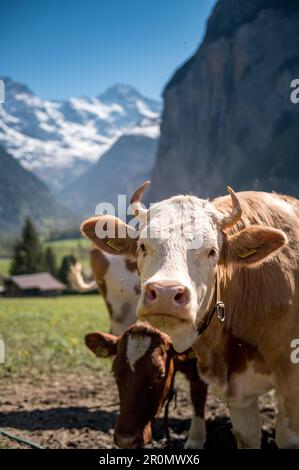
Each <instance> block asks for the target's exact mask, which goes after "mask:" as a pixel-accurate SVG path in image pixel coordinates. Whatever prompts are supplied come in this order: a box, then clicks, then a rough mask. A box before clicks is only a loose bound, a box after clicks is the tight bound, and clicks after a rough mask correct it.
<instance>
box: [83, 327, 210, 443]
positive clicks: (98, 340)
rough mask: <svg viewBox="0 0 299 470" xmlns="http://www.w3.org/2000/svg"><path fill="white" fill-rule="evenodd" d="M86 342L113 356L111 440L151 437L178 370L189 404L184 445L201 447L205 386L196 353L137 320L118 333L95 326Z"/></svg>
mask: <svg viewBox="0 0 299 470" xmlns="http://www.w3.org/2000/svg"><path fill="white" fill-rule="evenodd" d="M85 342H86V345H87V346H88V347H89V348H90V349H91V351H92V352H93V353H94V354H95V355H96V356H98V357H108V356H115V359H114V361H113V366H112V371H113V374H114V377H115V380H116V383H117V386H118V391H119V398H120V411H119V416H118V420H117V423H116V426H115V434H114V440H115V443H116V444H117V445H118V446H119V447H122V448H136V447H142V446H144V445H146V444H149V443H150V442H151V440H152V425H153V423H154V421H155V418H156V417H157V416H158V415H159V413H160V412H161V410H162V408H163V405H164V404H165V402H166V400H167V399H168V397H169V394H170V392H171V391H172V387H173V381H174V377H175V373H176V372H177V371H181V372H182V373H183V374H184V375H185V376H186V377H187V379H188V380H189V383H190V391H191V399H192V404H193V409H194V416H193V418H192V421H191V426H190V430H189V435H188V439H187V441H186V443H185V448H186V449H201V448H203V445H204V443H205V438H206V428H205V421H204V407H205V401H206V394H207V386H206V385H205V384H204V383H203V382H202V381H201V380H200V379H199V378H198V372H197V365H196V358H193V359H189V353H183V354H176V353H175V351H174V349H173V347H172V344H171V341H170V339H169V337H168V336H167V335H165V334H164V333H161V332H160V331H158V330H157V329H155V328H153V327H151V326H149V325H145V324H141V323H140V324H135V325H133V326H132V327H130V328H129V329H128V330H127V331H126V332H125V333H124V334H123V335H122V336H120V337H117V336H114V335H110V334H107V333H103V332H101V331H95V332H93V333H90V334H88V335H86V337H85ZM193 357H194V355H193Z"/></svg>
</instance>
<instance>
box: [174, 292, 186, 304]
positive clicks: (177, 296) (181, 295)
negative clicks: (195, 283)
mask: <svg viewBox="0 0 299 470" xmlns="http://www.w3.org/2000/svg"><path fill="white" fill-rule="evenodd" d="M183 295H184V294H183V292H179V293H178V294H176V296H175V298H174V300H175V301H176V302H179V301H180V300H181V298H182V297H183Z"/></svg>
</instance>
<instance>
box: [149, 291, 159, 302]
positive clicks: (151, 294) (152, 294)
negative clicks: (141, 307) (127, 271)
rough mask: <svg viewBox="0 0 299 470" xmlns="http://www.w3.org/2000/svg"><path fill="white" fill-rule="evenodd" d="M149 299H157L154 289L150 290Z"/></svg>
mask: <svg viewBox="0 0 299 470" xmlns="http://www.w3.org/2000/svg"><path fill="white" fill-rule="evenodd" d="M150 297H151V298H152V299H153V300H154V299H156V298H157V294H156V292H155V291H154V289H150Z"/></svg>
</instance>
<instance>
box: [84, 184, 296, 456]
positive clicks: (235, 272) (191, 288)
mask: <svg viewBox="0 0 299 470" xmlns="http://www.w3.org/2000/svg"><path fill="white" fill-rule="evenodd" d="M145 187H146V184H144V185H143V186H142V187H140V188H139V189H138V190H137V191H136V193H135V194H134V195H133V198H132V203H133V208H134V210H135V211H136V212H135V214H136V216H137V217H138V219H139V223H140V229H139V231H138V233H137V231H136V230H135V229H134V228H133V227H132V224H130V226H128V225H125V224H124V223H123V222H122V221H120V220H119V219H117V218H115V217H109V216H108V215H106V216H101V217H96V218H91V219H89V220H87V221H85V222H84V223H83V225H82V232H83V233H84V234H85V235H86V236H87V237H88V238H91V239H92V240H93V241H94V242H95V243H96V244H98V246H100V247H101V248H102V249H105V250H106V251H113V250H112V249H113V248H114V249H115V252H117V253H121V254H124V253H130V254H135V256H136V259H137V264H138V268H139V272H140V277H141V296H140V299H139V303H138V308H137V316H138V317H139V318H140V319H142V320H147V321H148V322H150V323H151V324H153V325H154V326H156V327H157V328H159V329H161V330H162V331H164V332H166V333H167V334H169V336H170V337H171V339H172V341H173V344H174V347H175V349H176V350H177V351H182V350H185V349H187V348H189V347H190V346H191V345H193V346H194V350H195V351H196V353H197V357H198V360H199V365H200V372H201V374H202V376H203V377H204V378H206V379H207V380H208V382H209V383H210V384H211V385H212V386H213V388H214V390H215V391H216V392H217V393H218V394H220V395H221V396H222V397H224V399H226V400H227V402H228V404H229V407H230V414H231V420H232V424H233V429H234V432H235V435H236V437H237V441H238V445H239V447H249V448H255V447H259V446H260V438H261V426H260V417H259V410H258V403H257V399H258V396H259V395H260V394H262V393H264V392H266V391H267V390H269V389H271V388H274V389H275V390H276V392H277V395H278V407H279V413H278V415H277V422H276V442H277V444H278V446H279V447H284V448H292V447H294V448H295V447H296V448H298V447H299V407H298V403H297V400H298V396H299V366H298V365H297V364H295V363H293V362H292V361H291V359H290V355H291V349H290V345H291V342H292V340H293V339H294V338H299V269H298V268H299V202H298V200H296V199H294V198H291V197H288V196H282V195H278V194H270V193H264V192H256V191H248V192H240V193H237V194H235V193H234V191H233V190H232V189H231V188H228V190H229V193H230V196H224V197H220V198H217V199H215V200H214V201H211V202H210V201H207V200H202V199H199V198H197V197H194V196H188V195H187V196H174V197H172V198H170V199H167V200H164V201H162V202H159V203H156V204H153V205H152V206H151V207H150V208H149V209H145V208H143V207H142V206H141V202H140V198H141V194H142V191H143V189H144V188H145ZM186 214H187V215H188V217H187V216H186ZM103 224H104V225H103ZM99 225H100V226H103V227H107V226H108V225H110V226H113V227H114V228H115V229H116V236H115V237H111V236H110V235H109V233H108V234H107V235H105V236H102V235H101V237H99V236H98V235H99V233H101V230H100V231H99V230H97V228H98V227H99ZM123 232H125V236H123ZM120 233H121V234H122V236H120ZM112 238H113V242H111V241H110V239H112ZM220 301H222V302H223V303H224V305H225V308H226V315H225V318H223V316H224V315H223V314H224V309H223V305H222V304H221V303H220ZM216 304H217V305H218V306H217V308H215V307H216ZM214 312H215V313H218V315H215V314H214ZM217 316H219V319H220V320H224V321H219V319H218V318H217Z"/></svg>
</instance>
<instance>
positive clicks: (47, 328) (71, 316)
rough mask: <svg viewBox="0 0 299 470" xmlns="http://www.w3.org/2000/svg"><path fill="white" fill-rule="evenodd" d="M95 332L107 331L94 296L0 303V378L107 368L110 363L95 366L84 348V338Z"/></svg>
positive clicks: (102, 309) (102, 307)
mask: <svg viewBox="0 0 299 470" xmlns="http://www.w3.org/2000/svg"><path fill="white" fill-rule="evenodd" d="M96 329H100V330H104V331H108V329H109V320H108V315H107V313H106V309H105V305H104V302H103V300H102V298H101V297H100V296H99V295H76V296H61V297H56V298H38V297H34V298H12V299H5V298H2V299H1V298H0V336H1V337H2V339H4V342H5V348H6V351H5V352H6V354H5V358H6V362H5V364H0V376H1V375H3V374H4V375H7V374H9V375H10V376H11V377H12V376H15V375H16V374H19V373H24V372H25V373H26V371H30V374H31V375H34V374H41V373H51V372H63V371H76V372H78V373H80V372H84V371H86V369H89V370H91V369H92V370H103V368H104V369H105V368H107V367H111V364H110V361H107V362H106V361H103V360H97V359H96V358H95V357H94V356H93V355H92V353H91V352H90V351H89V350H88V349H87V348H86V346H85V344H84V335H85V334H86V333H88V332H90V331H93V330H96Z"/></svg>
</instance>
